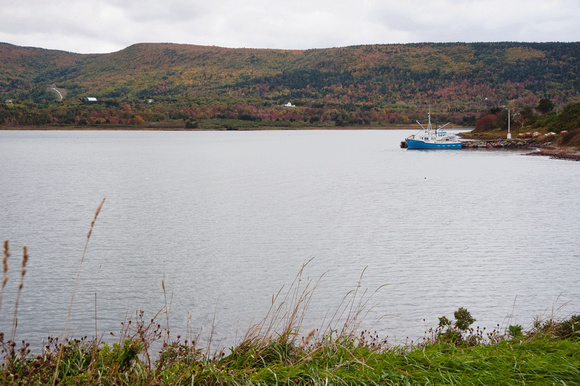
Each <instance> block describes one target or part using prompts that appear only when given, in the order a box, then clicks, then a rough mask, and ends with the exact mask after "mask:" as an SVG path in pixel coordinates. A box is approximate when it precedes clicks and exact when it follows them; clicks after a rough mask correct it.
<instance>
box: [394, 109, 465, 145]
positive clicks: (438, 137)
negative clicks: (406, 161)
mask: <svg viewBox="0 0 580 386" xmlns="http://www.w3.org/2000/svg"><path fill="white" fill-rule="evenodd" d="M417 123H418V124H419V126H421V129H422V130H421V131H420V132H418V133H417V134H413V135H411V136H409V137H407V138H405V140H404V141H403V142H401V147H402V148H407V149H455V150H461V147H462V146H461V142H460V141H459V139H458V138H457V136H456V135H455V134H451V133H447V132H445V131H443V130H442V129H443V128H444V127H445V126H447V125H448V124H449V122H447V123H446V124H444V125H443V126H441V127H436V128H433V126H432V125H431V112H429V123H428V124H427V127H425V126H423V125H422V124H421V123H420V122H419V121H417Z"/></svg>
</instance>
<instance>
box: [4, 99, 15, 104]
mask: <svg viewBox="0 0 580 386" xmlns="http://www.w3.org/2000/svg"><path fill="white" fill-rule="evenodd" d="M4 103H6V104H7V105H11V104H13V103H14V102H13V101H12V99H6V102H4Z"/></svg>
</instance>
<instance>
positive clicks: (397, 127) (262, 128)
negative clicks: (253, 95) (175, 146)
mask: <svg viewBox="0 0 580 386" xmlns="http://www.w3.org/2000/svg"><path fill="white" fill-rule="evenodd" d="M449 128H450V129H453V130H470V129H473V128H470V127H468V128H465V127H462V126H451V127H449ZM414 129H417V130H419V128H418V127H417V125H416V124H414V125H413V124H393V125H381V126H373V125H369V126H296V127H291V126H258V127H243V128H233V129H228V128H225V127H224V128H219V129H204V128H186V127H171V126H165V127H163V126H159V127H157V126H155V127H154V126H146V127H144V126H139V127H137V126H32V125H30V126H0V131H268V130H269V131H284V130H414Z"/></svg>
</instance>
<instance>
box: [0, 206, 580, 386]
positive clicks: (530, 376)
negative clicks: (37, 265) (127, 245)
mask: <svg viewBox="0 0 580 386" xmlns="http://www.w3.org/2000/svg"><path fill="white" fill-rule="evenodd" d="M103 203H104V200H103V202H101V205H100V206H99V208H98V209H97V212H96V214H95V219H94V220H93V222H92V224H91V228H90V230H89V233H88V235H87V244H88V241H89V239H90V235H91V232H92V229H93V226H94V223H95V220H96V218H97V216H98V213H99V211H100V209H101V207H102V205H103ZM85 252H86V245H85ZM85 252H83V256H82V258H81V264H80V266H79V271H78V274H77V279H76V283H78V275H80V271H81V268H82V262H83V260H84V257H85ZM9 257H10V248H9V244H8V241H5V242H4V253H3V259H2V263H3V280H2V286H1V289H0V311H2V297H3V294H4V288H5V286H6V282H7V281H8V259H9ZM27 261H28V253H27V250H26V247H24V250H23V258H22V264H21V272H20V283H19V286H18V292H17V294H16V299H15V302H14V311H13V313H14V322H13V325H12V329H11V332H10V336H7V335H6V334H5V333H3V332H0V356H1V362H2V363H1V367H0V380H1V381H2V384H38V385H45V384H104V385H113V384H114V385H117V384H126V385H157V384H164V385H165V384H176V385H179V384H183V385H185V384H201V385H206V384H207V385H226V384H227V385H230V384H231V385H237V384H240V385H242V384H268V385H270V384H314V385H319V384H324V385H327V384H332V385H342V384H344V385H348V384H352V385H355V384H381V385H389V384H461V385H470V384H487V385H490V384H493V385H497V384H502V385H503V384H506V385H507V384H510V385H511V384H564V385H575V384H580V315H574V316H572V317H570V318H569V319H566V320H557V319H554V318H551V319H547V320H536V321H535V322H534V326H533V328H531V329H530V330H529V331H524V330H523V328H522V327H521V326H520V325H515V326H509V328H508V329H506V331H503V332H502V331H499V330H493V331H491V332H486V331H485V329H480V328H479V327H477V328H475V329H474V328H472V327H471V326H472V325H473V323H474V322H475V321H476V320H475V319H474V318H473V317H472V315H471V313H470V312H469V311H467V310H466V309H465V308H459V309H458V310H457V311H456V312H455V313H454V315H453V316H454V318H452V319H448V318H447V317H445V316H443V317H440V318H439V325H438V326H437V327H435V328H433V329H431V330H429V331H428V332H427V333H426V335H425V336H424V338H423V339H422V340H420V341H419V342H414V343H411V344H409V345H405V346H391V345H389V343H388V342H387V340H386V339H381V337H380V336H379V335H378V334H377V333H376V332H370V331H367V330H362V331H361V325H362V324H361V323H362V322H363V320H364V318H365V316H367V315H368V311H369V305H370V301H371V300H372V296H373V294H374V293H373V294H370V295H369V294H367V291H366V290H361V289H360V285H359V286H357V287H356V288H355V289H354V290H351V291H349V292H348V293H347V294H346V295H345V297H344V299H343V302H342V303H341V304H340V305H339V306H338V307H337V309H336V311H335V312H334V314H333V315H332V317H331V318H330V319H329V321H328V322H326V323H325V325H324V326H322V327H321V328H320V329H314V330H311V331H309V332H308V331H304V330H303V323H302V322H303V320H304V317H305V314H306V311H307V309H308V305H309V304H310V301H311V298H312V295H313V292H314V289H315V288H316V284H315V283H314V284H313V283H312V282H311V281H310V280H303V279H302V274H303V270H304V267H305V266H306V265H307V264H308V263H306V264H304V266H303V268H302V270H300V272H299V273H298V275H297V277H296V278H295V280H294V282H293V283H292V284H291V286H290V287H289V289H288V290H287V291H286V292H283V291H282V290H280V291H279V292H278V293H277V294H276V295H275V296H274V297H273V298H272V306H271V308H270V311H269V312H268V314H267V315H266V316H265V317H264V319H263V320H262V321H261V322H259V323H257V324H255V325H252V326H250V328H249V329H248V331H247V333H246V335H245V336H244V337H243V338H242V339H241V340H240V342H239V343H237V344H236V345H235V346H234V347H231V348H229V349H228V350H225V349H222V350H215V349H212V348H211V336H210V338H209V343H208V341H207V340H206V343H204V344H202V343H200V341H201V339H200V337H199V336H197V337H188V338H186V339H182V337H181V336H180V335H177V336H175V337H172V336H171V333H170V331H169V307H168V306H167V304H166V305H165V307H164V308H163V309H162V310H160V311H159V312H158V313H157V314H156V315H155V316H154V317H153V318H151V319H150V320H146V319H144V313H143V312H138V313H137V314H136V316H135V318H134V319H130V320H126V321H125V322H123V323H122V326H123V329H122V331H121V333H120V335H118V336H116V340H117V341H116V342H105V341H102V340H100V339H98V338H93V339H89V338H87V337H85V338H81V339H72V338H70V337H67V334H66V330H67V324H68V319H69V317H70V314H71V310H72V304H73V300H74V292H75V291H76V283H75V290H73V294H72V296H71V303H70V307H69V313H68V315H67V322H66V323H65V326H64V331H63V334H62V337H60V338H59V337H49V338H48V339H47V341H46V342H43V346H42V348H41V352H40V353H33V352H32V351H31V349H30V344H29V343H28V342H25V341H22V342H21V344H17V343H16V342H14V336H15V331H16V327H17V323H16V320H17V318H16V317H17V312H18V302H19V298H20V293H21V289H22V286H23V281H24V280H23V279H24V276H25V273H26V264H27ZM363 274H364V271H363ZM361 276H362V275H361ZM162 287H163V290H164V293H165V287H164V285H163V282H162ZM379 289H380V288H379ZM164 323H165V326H162V325H163V324H164Z"/></svg>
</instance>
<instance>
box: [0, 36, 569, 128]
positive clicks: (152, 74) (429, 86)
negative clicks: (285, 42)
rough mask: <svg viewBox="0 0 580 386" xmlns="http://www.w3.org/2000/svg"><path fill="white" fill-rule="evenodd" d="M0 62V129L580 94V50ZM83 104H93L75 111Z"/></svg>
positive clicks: (36, 54)
mask: <svg viewBox="0 0 580 386" xmlns="http://www.w3.org/2000/svg"><path fill="white" fill-rule="evenodd" d="M0 55H1V57H2V60H1V61H0V98H2V99H3V100H4V101H5V100H13V101H15V104H14V106H10V107H9V108H6V106H3V107H2V108H0V115H1V116H0V124H2V125H31V124H33V125H44V124H54V125H62V124H73V125H74V124H76V125H79V124H81V125H82V124H87V125H93V124H111V125H141V124H150V125H157V124H161V123H160V122H165V123H163V124H164V125H166V124H167V121H175V120H182V122H181V124H176V123H175V122H174V124H176V125H177V126H180V125H181V126H184V125H185V124H184V123H183V122H184V121H186V122H187V125H188V127H197V126H198V125H199V124H201V123H200V122H202V121H204V120H208V119H209V120H211V119H214V120H215V119H218V120H221V121H219V122H209V123H208V124H207V125H205V126H204V125H203V124H202V126H200V127H201V128H208V127H209V128H215V127H222V128H223V127H232V124H230V123H224V121H223V120H226V119H230V120H237V121H238V123H237V124H236V125H238V124H239V123H240V121H244V122H245V123H244V125H243V126H245V125H250V126H251V125H256V124H257V123H256V122H262V124H261V125H264V123H266V124H267V125H273V126H276V125H281V126H284V125H287V124H288V123H289V122H293V124H296V122H304V123H309V124H321V125H326V126H328V125H330V126H337V125H368V124H388V123H413V122H414V120H415V119H423V118H424V116H425V114H426V111H427V110H428V109H430V110H431V111H432V116H433V117H434V118H436V119H437V120H438V121H451V122H453V123H456V124H468V125H473V124H474V123H475V121H476V119H477V118H478V117H480V116H481V115H482V114H484V113H486V112H488V111H489V110H490V109H492V108H496V107H498V106H509V108H511V109H512V111H522V110H524V109H525V108H530V106H536V104H537V103H538V101H539V100H540V99H542V98H549V99H550V100H551V101H552V102H553V103H554V105H555V109H556V111H561V110H562V109H563V108H564V106H565V105H567V104H569V103H571V102H575V101H577V100H578V90H579V89H580V78H579V77H578V76H577V75H576V74H578V73H580V68H579V67H580V43H512V42H504V43H422V44H388V45H361V46H351V47H338V48H329V49H312V50H304V51H301V50H274V49H248V48H240V49H231V48H222V47H209V46H196V45H186V44H169V43H164V44H157V43H155V44H154V43H143V44H135V45H132V46H130V47H127V48H125V49H123V50H121V51H118V52H113V53H110V54H91V55H82V54H74V53H68V52H63V51H54V50H44V49H38V48H25V47H17V46H13V45H9V44H2V43H0ZM61 95H62V96H63V98H64V100H63V101H60V99H59V98H60V97H61ZM89 96H90V97H96V98H97V100H98V103H96V104H90V105H89V104H83V103H81V100H82V99H83V98H84V97H89ZM56 101H59V102H58V103H56ZM150 101H154V103H152V104H151V103H148V102H150ZM287 102H291V104H292V105H293V106H295V107H292V108H288V109H287V108H283V105H284V104H286V103H287ZM252 122H254V123H252ZM206 123H207V122H206ZM236 125H233V126H236Z"/></svg>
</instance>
